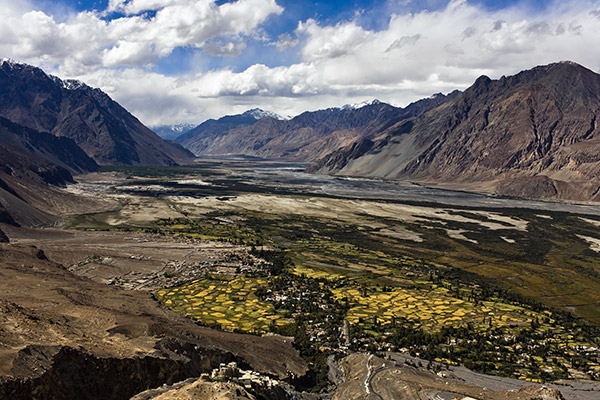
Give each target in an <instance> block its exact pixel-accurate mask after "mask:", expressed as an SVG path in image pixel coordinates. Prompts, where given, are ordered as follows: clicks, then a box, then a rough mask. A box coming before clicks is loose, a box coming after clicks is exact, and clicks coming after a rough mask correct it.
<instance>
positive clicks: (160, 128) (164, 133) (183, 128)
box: [149, 123, 196, 140]
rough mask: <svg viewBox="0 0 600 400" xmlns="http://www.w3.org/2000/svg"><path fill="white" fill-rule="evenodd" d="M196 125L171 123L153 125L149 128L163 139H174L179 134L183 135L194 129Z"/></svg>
mask: <svg viewBox="0 0 600 400" xmlns="http://www.w3.org/2000/svg"><path fill="white" fill-rule="evenodd" d="M195 127H196V125H195V124H188V123H184V124H171V125H154V126H150V127H149V128H150V129H151V130H152V132H154V133H156V134H157V135H158V136H160V137H161V138H163V139H165V140H175V139H176V138H178V137H179V136H181V135H183V134H184V133H187V132H189V131H191V130H192V129H194V128H195Z"/></svg>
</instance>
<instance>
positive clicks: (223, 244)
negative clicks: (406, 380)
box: [8, 160, 600, 398]
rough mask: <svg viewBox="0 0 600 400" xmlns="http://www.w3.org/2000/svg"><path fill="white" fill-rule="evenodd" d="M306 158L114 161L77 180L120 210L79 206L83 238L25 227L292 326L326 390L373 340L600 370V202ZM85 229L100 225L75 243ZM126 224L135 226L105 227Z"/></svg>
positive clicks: (168, 296)
mask: <svg viewBox="0 0 600 400" xmlns="http://www.w3.org/2000/svg"><path fill="white" fill-rule="evenodd" d="M299 167H301V166H298V165H294V164H281V163H264V162H257V161H240V160H237V161H231V160H229V161H223V160H220V161H217V160H204V161H201V162H199V163H198V164H197V165H196V166H190V167H105V168H103V169H102V170H101V171H100V172H98V173H92V174H88V175H84V176H80V177H78V181H79V183H77V184H74V185H70V186H68V188H67V191H69V192H71V193H72V194H73V195H79V196H82V195H84V196H90V195H91V196H102V197H103V198H105V199H107V200H110V201H112V202H114V203H113V204H114V207H112V210H106V209H104V210H98V212H94V213H87V214H76V215H72V216H71V217H69V218H68V222H67V226H66V227H67V228H68V231H67V232H70V233H69V235H74V236H73V238H72V239H70V240H69V241H62V240H56V239H55V238H52V239H50V238H46V239H45V240H38V239H26V238H21V239H18V238H17V241H16V243H19V241H21V243H22V244H26V243H29V244H33V243H35V245H36V246H37V247H39V248H40V249H43V251H44V252H45V254H48V255H49V257H51V258H52V259H56V260H57V261H59V262H61V263H63V264H64V265H70V266H71V267H69V269H70V270H71V271H73V272H74V273H75V274H77V275H80V276H85V277H86V278H90V279H92V280H93V281H96V282H98V283H101V284H104V285H107V284H108V286H113V287H119V288H125V289H127V290H132V289H133V290H135V291H143V292H149V293H151V294H153V296H154V297H155V299H156V300H157V301H158V302H159V303H160V304H162V305H163V306H165V307H167V308H170V309H171V310H173V311H175V312H176V313H180V314H182V315H185V316H186V317H187V318H189V319H191V320H193V321H196V322H197V323H198V324H200V325H203V326H206V327H210V328H215V329H217V330H219V331H226V332H237V333H244V334H250V335H264V334H266V333H279V334H281V335H284V336H287V337H293V338H294V346H295V348H296V349H297V350H298V351H299V353H300V355H301V356H303V357H304V358H305V359H306V360H307V361H308V362H309V363H310V364H311V365H312V368H313V371H314V372H315V379H316V381H315V384H316V386H313V390H323V389H327V388H328V387H329V388H331V382H330V381H329V380H328V379H327V375H328V373H329V368H328V366H327V363H326V362H325V359H326V358H327V357H328V356H329V355H335V354H337V355H338V356H343V355H345V354H350V353H354V352H357V351H358V352H363V351H367V352H369V353H375V354H380V355H384V354H386V353H387V352H392V353H393V352H404V353H400V354H406V355H409V354H410V355H412V356H415V357H418V359H420V360H423V361H422V366H423V368H425V366H426V365H428V364H429V367H428V368H427V369H430V368H431V369H434V367H435V371H440V370H441V369H452V368H455V366H457V365H466V366H467V367H469V368H471V369H474V370H476V371H480V372H485V373H487V374H493V375H498V376H504V377H513V378H518V379H519V380H520V381H522V382H527V381H529V382H548V381H555V380H557V379H573V378H577V379H584V380H590V379H598V378H599V376H600V375H599V374H600V364H599V363H598V347H599V345H600V333H599V330H598V324H599V321H600V315H599V314H598V303H599V302H600V299H598V295H597V293H600V291H599V290H598V289H599V286H600V278H599V275H598V272H599V271H598V267H597V266H598V265H599V262H598V261H599V258H600V254H599V253H597V251H596V250H595V247H594V242H593V240H591V239H599V238H600V233H599V231H598V224H599V223H600V216H598V212H597V209H596V208H595V207H594V206H592V205H586V204H567V203H545V202H536V201H529V200H518V199H508V198H498V197H493V196H485V195H477V194H472V193H468V192H454V191H450V190H446V189H438V188H433V187H426V186H419V185H410V184H396V183H389V182H383V181H377V180H368V179H354V178H336V177H326V176H318V175H308V174H304V173H303V172H301V168H299ZM365 187H368V188H369V190H366V191H365V190H364V188H365ZM360 193H366V195H364V196H361V195H360ZM461 204H462V206H461ZM464 204H468V206H464ZM8 233H9V236H10V234H11V232H10V230H8ZM13 235H14V234H13ZM79 235H83V236H82V238H83V237H87V236H86V235H92V236H91V237H95V239H93V240H91V239H90V237H87V238H86V239H81V241H80V242H79V245H77V242H78V240H79V239H75V238H76V237H78V236H79ZM114 235H117V236H118V235H126V236H125V237H129V238H135V240H134V241H133V242H132V241H131V239H129V241H127V242H123V247H122V248H120V246H121V244H120V243H119V245H117V242H114V241H113V239H110V240H109V242H111V241H113V243H112V244H111V245H109V246H102V245H97V246H94V245H93V244H91V243H94V242H96V243H102V240H106V239H105V238H106V237H114ZM100 238H103V239H100ZM146 241H148V242H146ZM207 241H210V242H207ZM157 242H164V243H165V244H163V245H160V246H159V247H158V249H160V248H164V249H165V250H164V252H161V251H160V250H158V249H157V247H156V246H157V244H156V243H157ZM84 243H85V245H84ZM130 243H131V244H130ZM145 243H149V244H145ZM210 243H214V244H210ZM65 246H68V247H69V248H70V249H72V251H71V252H69V253H68V254H69V256H68V257H66V255H65V254H64V253H63V254H62V255H61V252H60V249H61V248H64V247H65ZM165 246H166V247H165ZM125 249H126V250H125ZM159 254H162V256H159ZM415 363H416V361H415ZM415 365H416V364H415ZM592 396H593V394H592ZM490 398H501V397H490ZM573 398H586V397H573ZM589 398H593V397H589Z"/></svg>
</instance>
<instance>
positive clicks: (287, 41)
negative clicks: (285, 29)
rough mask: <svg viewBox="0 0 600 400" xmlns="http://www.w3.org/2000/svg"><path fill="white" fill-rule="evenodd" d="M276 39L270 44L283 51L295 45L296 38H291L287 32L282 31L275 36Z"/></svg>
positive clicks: (296, 42)
mask: <svg viewBox="0 0 600 400" xmlns="http://www.w3.org/2000/svg"><path fill="white" fill-rule="evenodd" d="M277 39H278V40H277V41H276V42H274V43H272V44H271V45H273V46H275V47H277V50H279V51H284V50H288V49H291V48H293V47H296V45H297V44H298V39H293V38H292V35H290V34H289V33H282V34H281V35H279V36H278V37H277Z"/></svg>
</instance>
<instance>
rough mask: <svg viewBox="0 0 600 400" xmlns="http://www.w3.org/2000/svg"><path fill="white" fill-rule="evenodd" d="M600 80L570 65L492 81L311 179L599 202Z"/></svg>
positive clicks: (336, 160) (332, 161)
mask: <svg viewBox="0 0 600 400" xmlns="http://www.w3.org/2000/svg"><path fill="white" fill-rule="evenodd" d="M599 116H600V75H598V74H596V73H594V72H592V71H590V70H589V69H586V68H584V67H582V66H581V65H578V64H575V63H572V62H561V63H555V64H550V65H546V66H539V67H536V68H533V69H531V70H527V71H523V72H521V73H519V74H517V75H514V76H509V77H505V76H503V77H502V78H500V79H498V80H492V79H490V78H488V77H487V76H482V77H480V78H478V79H477V80H476V82H475V83H474V84H473V85H472V86H471V87H469V88H468V89H467V90H465V91H464V92H463V93H461V94H459V95H457V96H456V97H455V98H454V99H452V100H451V101H448V102H445V103H443V104H441V105H440V106H438V107H436V108H434V109H432V110H430V111H428V112H426V113H424V114H423V115H420V116H418V117H417V118H414V119H408V120H405V121H403V122H402V123H400V124H398V125H396V126H394V127H393V129H390V130H388V131H386V132H384V133H382V134H381V135H379V136H378V137H376V138H370V139H368V140H365V139H363V140H359V141H356V142H353V143H352V144H349V145H348V146H346V147H345V148H343V149H340V150H338V151H336V152H333V153H331V154H329V155H327V156H326V157H324V158H322V159H321V160H319V161H318V162H317V163H315V165H313V166H312V167H311V168H310V170H311V171H313V172H317V171H318V172H325V173H337V174H344V175H361V176H371V177H381V178H387V179H408V180H413V181H420V182H429V183H435V184H447V185H450V186H453V187H459V188H465V189H474V190H483V191H489V192H495V193H499V194H503V195H511V196H518V197H528V198H552V199H569V200H594V201H598V200H600V180H599V177H600V127H599V123H598V117H599Z"/></svg>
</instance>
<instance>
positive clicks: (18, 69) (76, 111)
mask: <svg viewBox="0 0 600 400" xmlns="http://www.w3.org/2000/svg"><path fill="white" fill-rule="evenodd" d="M0 91H2V96H1V98H0V116H2V117H5V118H7V119H9V120H11V121H12V122H15V123H17V124H20V125H23V126H25V127H28V128H31V129H34V130H36V131H40V132H50V133H52V134H53V135H55V136H59V137H67V138H70V139H73V141H75V143H76V144H77V145H78V146H80V147H81V148H82V149H83V150H84V151H85V152H86V153H87V154H88V155H89V156H90V157H91V158H93V159H94V160H95V161H96V162H97V163H98V164H128V165H131V164H146V165H175V164H177V163H178V162H187V161H189V160H190V159H191V154H190V153H189V152H187V151H185V150H184V149H183V148H181V147H180V146H177V145H175V144H172V143H166V142H165V141H163V140H162V139H161V138H159V137H158V136H157V135H156V134H155V133H154V132H152V131H150V130H149V129H148V128H146V127H145V126H144V125H143V124H142V123H141V122H140V121H139V120H138V119H137V118H135V117H134V116H133V115H131V114H130V113H129V112H127V110H125V109H124V108H123V107H121V106H120V105H119V104H118V103H116V102H114V101H113V100H112V99H111V98H110V97H109V96H108V95H106V94H105V93H104V92H102V91H101V90H99V89H93V88H91V87H89V86H87V85H85V84H82V83H80V82H76V81H69V80H67V81H62V80H60V79H58V78H56V77H53V76H49V75H46V74H45V73H44V72H43V71H42V70H41V69H39V68H35V67H32V66H28V65H24V64H16V63H12V62H8V61H3V62H2V64H0Z"/></svg>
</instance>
